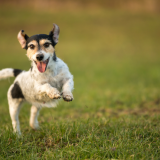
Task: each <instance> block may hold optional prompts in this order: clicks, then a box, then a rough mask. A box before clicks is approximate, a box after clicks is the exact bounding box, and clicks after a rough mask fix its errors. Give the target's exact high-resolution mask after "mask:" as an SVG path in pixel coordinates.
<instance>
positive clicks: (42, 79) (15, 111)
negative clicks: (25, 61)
mask: <svg viewBox="0 0 160 160" xmlns="http://www.w3.org/2000/svg"><path fill="white" fill-rule="evenodd" d="M59 32H60V30H59V27H58V25H56V24H53V28H52V30H51V31H50V33H49V35H46V34H37V35H33V36H31V37H29V36H27V35H26V34H24V31H23V30H21V31H20V32H19V33H18V36H17V38H18V41H19V43H20V45H21V47H22V48H23V49H26V51H27V57H28V58H29V60H31V64H32V65H31V68H30V69H29V71H22V70H19V69H12V68H6V69H2V70H0V79H5V78H8V77H16V78H15V81H14V83H13V84H12V85H11V86H10V88H9V90H8V94H7V96H8V103H9V112H10V116H11V120H12V125H13V130H14V132H15V133H17V134H18V135H21V131H20V124H19V118H18V116H19V111H20V108H21V106H22V103H23V102H25V101H27V102H29V103H30V104H31V105H32V107H31V115H30V126H31V127H32V128H33V129H38V128H39V124H38V119H37V118H38V114H39V111H40V109H41V108H42V106H43V107H55V106H56V105H57V102H58V101H59V99H60V98H61V97H62V98H63V100H64V101H68V102H69V101H72V100H73V95H72V90H73V86H74V82H73V76H72V74H71V73H70V71H69V68H68V66H67V65H66V64H65V63H64V62H63V61H62V60H61V59H59V58H58V57H57V56H56V54H55V45H56V44H57V43H58V38H59Z"/></svg>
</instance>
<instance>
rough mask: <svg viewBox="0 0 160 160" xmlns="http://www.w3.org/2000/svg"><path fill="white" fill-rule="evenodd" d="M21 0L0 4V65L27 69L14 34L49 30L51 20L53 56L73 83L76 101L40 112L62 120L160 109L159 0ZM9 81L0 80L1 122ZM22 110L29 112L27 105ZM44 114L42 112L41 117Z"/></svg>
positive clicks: (27, 64) (6, 117) (7, 117)
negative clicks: (55, 36) (55, 32)
mask: <svg viewBox="0 0 160 160" xmlns="http://www.w3.org/2000/svg"><path fill="white" fill-rule="evenodd" d="M25 2H26V1H7V2H4V1H1V5H0V55H1V63H0V68H1V69H2V68H6V67H7V68H19V69H24V70H28V69H29V68H30V62H29V60H28V58H27V57H26V55H25V54H26V51H25V50H22V49H21V47H20V45H19V43H18V41H17V38H16V36H17V34H18V32H19V31H20V30H21V29H24V30H25V33H26V34H28V35H29V36H30V35H34V34H38V33H45V34H48V33H49V31H50V30H51V29H52V23H56V24H58V25H59V27H60V38H59V43H58V44H57V46H56V53H57V56H58V57H59V58H61V59H62V60H64V61H65V62H66V63H67V64H68V66H69V68H70V71H71V73H72V74H73V75H74V81H75V90H74V98H75V100H74V101H73V102H72V103H64V102H61V103H60V105H59V107H58V108H56V109H54V110H52V109H50V110H46V109H44V110H43V112H42V114H43V113H45V112H47V113H48V114H50V113H52V114H50V115H51V116H53V118H60V119H61V118H62V119H65V118H70V117H72V118H91V117H106V116H108V115H112V116H115V115H116V116H119V115H120V114H132V113H135V112H136V114H139V113H145V114H150V113H153V114H155V113H158V112H160V109H159V101H160V54H159V53H160V45H159V38H160V30H159V29H160V15H159V8H158V2H159V1H149V0H148V1H147V0H146V1H145V0H144V1H134V2H133V1H131V0H128V1H124V2H123V1H121V3H118V2H117V1H113V2H112V3H111V2H110V1H98V2H97V1H93V2H92V1H76V2H75V1H67V0H66V1H65V0H62V1H50V0H48V1H36V0H35V1H27V3H25ZM150 5H151V6H150ZM12 81H13V79H10V80H6V81H1V83H0V88H1V92H0V99H1V103H0V106H1V111H2V110H3V112H0V114H1V117H3V118H4V119H6V123H8V121H9V115H8V105H7V98H6V93H7V89H8V87H9V85H10V84H11V82H12ZM28 106H29V105H28ZM25 108H27V107H25ZM64 108H65V109H64ZM24 110H25V109H24ZM141 110H142V111H141ZM157 110H158V112H157ZM143 111H144V112H143ZM4 112H5V113H6V115H7V116H6V115H4ZM23 113H24V115H26V113H28V115H29V108H28V110H27V109H26V111H25V112H23ZM23 113H22V114H23ZM112 113H113V114H112ZM48 114H44V116H42V117H44V121H45V120H46V119H45V118H47V117H48V116H49V115H48ZM28 115H27V116H26V117H28ZM45 116H46V117H45ZM42 119H43V118H42ZM48 119H49V118H48ZM26 123H27V122H26Z"/></svg>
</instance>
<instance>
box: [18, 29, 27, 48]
mask: <svg viewBox="0 0 160 160" xmlns="http://www.w3.org/2000/svg"><path fill="white" fill-rule="evenodd" d="M17 38H18V41H19V43H20V45H21V47H22V48H23V49H25V48H26V41H27V39H28V38H29V37H28V36H27V35H26V34H24V30H20V31H19V33H18V36H17Z"/></svg>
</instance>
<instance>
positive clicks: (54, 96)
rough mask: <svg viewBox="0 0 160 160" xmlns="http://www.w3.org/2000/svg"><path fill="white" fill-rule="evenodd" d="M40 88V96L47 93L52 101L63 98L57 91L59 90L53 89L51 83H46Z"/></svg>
mask: <svg viewBox="0 0 160 160" xmlns="http://www.w3.org/2000/svg"><path fill="white" fill-rule="evenodd" d="M38 88H39V93H40V94H44V93H46V94H47V95H48V96H49V97H50V98H51V99H59V98H61V95H60V92H59V91H58V90H57V88H54V87H52V86H51V85H50V84H49V83H45V84H43V85H41V86H39V87H38Z"/></svg>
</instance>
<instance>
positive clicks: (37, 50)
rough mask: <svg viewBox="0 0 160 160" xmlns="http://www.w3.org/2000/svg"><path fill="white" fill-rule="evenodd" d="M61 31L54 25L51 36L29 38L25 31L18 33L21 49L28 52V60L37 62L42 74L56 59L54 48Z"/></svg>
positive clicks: (39, 35) (43, 35) (41, 35)
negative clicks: (50, 62)
mask: <svg viewBox="0 0 160 160" xmlns="http://www.w3.org/2000/svg"><path fill="white" fill-rule="evenodd" d="M59 31H60V30H59V27H58V25H56V24H53V28H52V30H51V31H50V33H49V35H46V34H37V35H34V36H31V37H28V36H27V35H26V34H24V31H23V30H21V31H20V32H19V33H18V36H17V38H18V41H19V43H20V45H21V47H22V48H23V49H26V50H27V56H28V58H29V59H30V60H31V61H34V62H35V64H36V65H37V68H38V70H39V71H40V72H41V73H43V72H45V71H46V69H47V65H48V63H49V61H50V60H51V59H54V60H55V59H56V55H55V49H54V46H55V45H56V44H57V43H58V38H59Z"/></svg>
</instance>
